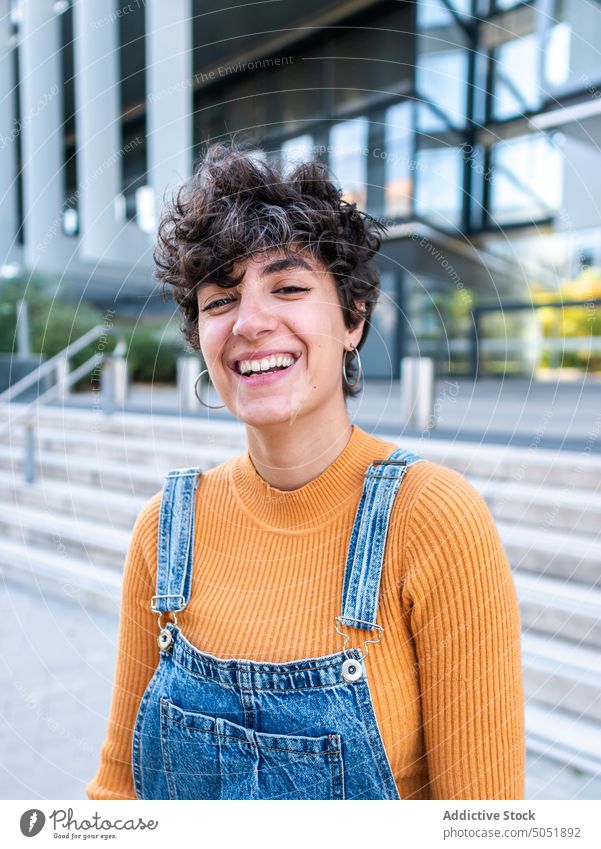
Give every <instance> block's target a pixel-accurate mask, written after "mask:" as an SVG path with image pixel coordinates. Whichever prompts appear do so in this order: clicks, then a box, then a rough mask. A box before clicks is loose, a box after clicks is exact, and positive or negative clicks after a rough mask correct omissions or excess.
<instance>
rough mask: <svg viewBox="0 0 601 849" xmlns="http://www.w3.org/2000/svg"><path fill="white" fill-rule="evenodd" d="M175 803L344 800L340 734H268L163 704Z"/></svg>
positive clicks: (165, 746)
mask: <svg viewBox="0 0 601 849" xmlns="http://www.w3.org/2000/svg"><path fill="white" fill-rule="evenodd" d="M160 717H161V719H160V724H161V746H162V750H163V759H164V764H165V771H166V773H167V783H168V787H169V797H170V798H171V799H344V767H343V760H342V741H341V736H340V734H327V735H324V736H321V737H303V736H298V735H288V734H268V733H265V732H260V731H255V730H254V729H252V728H245V727H243V726H242V725H238V724H237V723H235V722H230V721H229V720H227V719H223V718H221V717H214V716H210V715H208V714H204V713H198V712H196V711H188V710H183V709H182V708H180V707H178V706H177V705H175V704H174V703H173V701H171V700H170V699H166V698H162V699H161V700H160Z"/></svg>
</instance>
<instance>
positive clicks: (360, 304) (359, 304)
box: [348, 301, 366, 347]
mask: <svg viewBox="0 0 601 849" xmlns="http://www.w3.org/2000/svg"><path fill="white" fill-rule="evenodd" d="M354 304H355V309H356V310H357V312H359V313H364V312H365V310H366V306H365V301H354ZM364 326H365V319H363V320H361V321H360V322H359V324H358V325H357V326H356V327H354V328H353V329H352V330H349V331H348V337H349V338H348V341H349V343H350V342H352V343H353V345H354V346H355V347H357V345H358V344H359V342H360V341H361V337H362V336H363V327H364Z"/></svg>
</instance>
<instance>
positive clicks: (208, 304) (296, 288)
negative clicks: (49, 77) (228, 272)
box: [197, 250, 364, 427]
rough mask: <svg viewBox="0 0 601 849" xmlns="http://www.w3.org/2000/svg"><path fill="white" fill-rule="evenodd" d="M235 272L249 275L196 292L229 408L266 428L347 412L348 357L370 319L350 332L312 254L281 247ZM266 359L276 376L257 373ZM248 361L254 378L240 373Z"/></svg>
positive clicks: (208, 356)
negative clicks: (344, 376)
mask: <svg viewBox="0 0 601 849" xmlns="http://www.w3.org/2000/svg"><path fill="white" fill-rule="evenodd" d="M234 271H235V273H236V274H238V273H240V272H242V271H244V276H243V277H242V280H241V282H240V283H239V284H238V285H237V286H235V287H232V288H229V289H225V288H222V287H220V286H218V285H217V284H216V283H213V282H209V283H204V284H203V285H202V286H201V287H200V288H199V290H198V293H197V299H198V309H199V317H198V335H199V343H200V348H201V350H202V353H203V356H204V359H205V362H206V364H207V366H208V369H209V374H210V376H211V380H212V382H213V384H214V386H215V388H216V389H217V391H218V392H219V395H220V397H221V399H222V401H223V402H224V403H225V404H226V405H227V407H228V408H229V410H230V411H231V412H232V413H233V414H234V415H235V416H236V417H237V418H238V419H240V420H241V421H243V422H245V423H246V424H248V425H250V426H253V427H260V426H262V425H265V426H267V425H269V426H271V425H275V424H277V423H284V422H286V423H288V424H291V423H292V422H293V421H294V420H295V419H296V418H297V417H298V416H305V415H312V414H313V415H316V416H317V417H319V416H320V415H322V414H323V415H327V414H328V413H330V412H332V410H333V408H334V407H336V408H337V410H338V411H340V409H341V408H342V409H345V407H344V396H343V392H342V361H343V356H344V353H345V349H346V350H349V349H350V347H351V344H352V345H355V346H356V345H358V343H359V341H360V339H361V334H362V331H363V323H364V322H361V323H360V324H359V325H358V326H357V327H355V328H354V329H353V330H349V329H348V328H347V327H346V325H345V323H344V318H343V313H342V307H341V304H340V301H339V298H338V293H337V290H336V283H335V281H334V278H333V276H332V274H331V273H330V272H328V271H327V270H326V269H325V268H324V267H323V266H321V265H320V264H319V263H318V262H317V261H316V260H315V259H314V258H313V257H311V256H308V255H307V254H306V253H303V252H296V253H294V254H292V255H291V254H290V253H284V252H283V251H281V250H270V251H265V252H263V253H260V254H256V255H254V256H253V257H251V258H250V259H249V260H247V261H246V262H243V263H241V264H240V265H239V266H237V267H236V268H235V269H234ZM358 306H361V302H358ZM278 354H281V355H285V356H283V358H278V357H277V355H278ZM272 356H275V360H274V359H272V358H271V357H272ZM262 360H265V362H263V363H262V366H263V367H265V366H266V367H267V369H268V371H270V372H271V373H261V372H258V371H256V369H257V368H258V365H259V364H260V363H261V361H262ZM241 361H242V367H243V368H244V369H250V368H253V373H252V375H251V376H249V377H246V376H244V375H243V374H241V373H240V363H241ZM248 361H250V363H249V362H248ZM287 363H290V365H288V366H287V367H286V368H281V366H285V365H286V364H287ZM274 367H275V368H274Z"/></svg>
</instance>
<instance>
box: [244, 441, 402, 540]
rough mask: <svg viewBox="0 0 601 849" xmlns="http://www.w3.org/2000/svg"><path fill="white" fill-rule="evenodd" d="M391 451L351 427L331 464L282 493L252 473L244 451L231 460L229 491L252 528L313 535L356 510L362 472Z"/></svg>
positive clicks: (388, 447) (253, 468)
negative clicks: (252, 523)
mask: <svg viewBox="0 0 601 849" xmlns="http://www.w3.org/2000/svg"><path fill="white" fill-rule="evenodd" d="M396 447H397V446H396V445H395V444H394V443H390V442H384V440H382V439H379V438H378V437H376V436H372V435H371V434H369V433H367V432H366V431H364V430H362V429H361V428H360V427H358V426H357V425H353V426H352V432H351V436H350V439H349V441H348V442H347V444H346V447H345V448H344V449H343V450H342V452H341V453H340V454H339V455H338V457H337V458H336V459H335V460H334V462H333V463H330V465H329V466H328V467H327V468H326V469H324V471H323V472H322V473H321V474H320V475H318V476H317V477H316V478H314V479H313V480H312V481H309V483H306V484H305V485H304V486H301V487H299V488H298V489H293V490H289V491H285V490H281V489H276V488H275V487H273V486H271V485H270V484H268V483H267V481H265V480H264V479H263V478H262V477H261V476H260V474H259V473H258V472H257V470H256V469H255V467H254V465H253V462H252V460H251V457H250V453H249V451H248V450H247V451H246V452H245V453H244V454H240V455H239V456H238V457H235V458H234V459H233V461H232V465H231V466H230V485H231V488H232V492H233V494H234V496H235V497H237V498H238V500H239V501H240V503H241V505H242V508H243V509H244V511H245V512H246V513H248V514H250V515H251V516H252V518H253V520H254V521H255V522H258V523H259V524H261V525H263V526H266V527H269V528H273V529H276V530H281V531H288V532H303V531H307V530H313V529H315V528H317V527H319V526H321V525H325V524H329V523H330V522H331V521H332V518H333V516H335V515H337V514H338V513H339V512H342V511H344V510H351V509H356V507H357V505H358V502H359V498H360V495H361V490H362V488H363V480H364V476H365V471H366V469H367V467H368V466H369V464H370V463H371V462H372V461H373V460H381V459H384V458H385V457H387V456H388V455H389V454H390V453H391V452H392V451H394V449H395V448H396Z"/></svg>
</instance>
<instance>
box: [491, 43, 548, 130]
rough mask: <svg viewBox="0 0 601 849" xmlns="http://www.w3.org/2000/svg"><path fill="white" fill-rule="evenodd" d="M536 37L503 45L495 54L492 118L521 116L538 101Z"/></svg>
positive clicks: (533, 107) (536, 104) (535, 105)
mask: <svg viewBox="0 0 601 849" xmlns="http://www.w3.org/2000/svg"><path fill="white" fill-rule="evenodd" d="M538 55H539V54H538V36H536V35H535V34H534V33H532V34H530V35H527V36H524V38H515V39H513V40H512V41H507V42H506V43H505V44H502V45H501V46H500V47H499V48H498V49H497V50H496V51H495V53H494V57H493V60H492V61H493V62H494V83H493V93H492V114H493V117H494V118H496V119H498V120H502V119H504V118H512V117H515V116H516V115H521V114H523V113H524V112H527V111H529V110H532V109H536V108H537V106H538V104H539V80H538V77H539V74H538Z"/></svg>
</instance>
